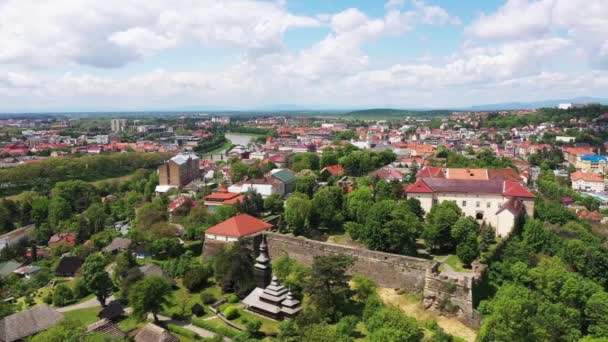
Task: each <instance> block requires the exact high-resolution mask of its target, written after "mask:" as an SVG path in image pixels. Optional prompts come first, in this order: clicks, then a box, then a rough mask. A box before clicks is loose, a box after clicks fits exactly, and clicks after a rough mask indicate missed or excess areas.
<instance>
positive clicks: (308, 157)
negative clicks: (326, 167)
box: [291, 152, 319, 172]
mask: <svg viewBox="0 0 608 342" xmlns="http://www.w3.org/2000/svg"><path fill="white" fill-rule="evenodd" d="M291 169H292V170H294V171H296V172H300V171H302V170H313V171H317V170H319V156H318V155H317V154H316V153H312V152H305V153H298V154H296V155H294V156H293V165H292V167H291Z"/></svg>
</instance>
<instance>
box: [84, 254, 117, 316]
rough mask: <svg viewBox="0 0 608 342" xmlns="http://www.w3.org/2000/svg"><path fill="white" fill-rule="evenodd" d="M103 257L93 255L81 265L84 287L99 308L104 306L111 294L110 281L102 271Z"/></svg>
mask: <svg viewBox="0 0 608 342" xmlns="http://www.w3.org/2000/svg"><path fill="white" fill-rule="evenodd" d="M104 267H105V260H104V257H103V255H101V254H100V253H95V254H91V255H89V256H88V257H87V258H86V260H85V261H84V263H83V264H82V278H83V281H84V284H85V285H86V287H87V288H88V289H89V291H91V292H92V293H94V294H95V296H96V297H97V300H98V301H99V302H100V303H101V306H105V305H106V298H108V297H109V296H110V294H111V293H112V288H113V284H112V279H110V275H109V274H108V272H106V271H105V270H104Z"/></svg>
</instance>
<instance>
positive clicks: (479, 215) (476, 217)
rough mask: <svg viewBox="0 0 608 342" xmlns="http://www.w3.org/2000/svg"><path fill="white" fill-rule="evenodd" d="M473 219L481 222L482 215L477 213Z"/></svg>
mask: <svg viewBox="0 0 608 342" xmlns="http://www.w3.org/2000/svg"><path fill="white" fill-rule="evenodd" d="M475 219H476V220H483V213H482V212H481V211H480V212H477V214H475Z"/></svg>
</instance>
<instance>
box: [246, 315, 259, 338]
mask: <svg viewBox="0 0 608 342" xmlns="http://www.w3.org/2000/svg"><path fill="white" fill-rule="evenodd" d="M261 327H262V322H261V321H259V320H257V319H252V320H247V322H245V328H246V329H247V332H248V333H250V334H252V335H255V334H257V332H258V331H259V330H260V328H261Z"/></svg>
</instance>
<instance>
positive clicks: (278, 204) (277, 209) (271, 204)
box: [264, 194, 284, 215]
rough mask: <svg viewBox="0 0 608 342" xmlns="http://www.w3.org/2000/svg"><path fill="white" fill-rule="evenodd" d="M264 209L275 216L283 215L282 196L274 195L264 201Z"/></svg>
mask: <svg viewBox="0 0 608 342" xmlns="http://www.w3.org/2000/svg"><path fill="white" fill-rule="evenodd" d="M264 209H265V210H266V211H270V213H272V214H273V215H276V214H281V213H283V209H284V208H283V201H282V200H281V195H279V194H272V195H270V196H268V197H266V199H265V200H264Z"/></svg>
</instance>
